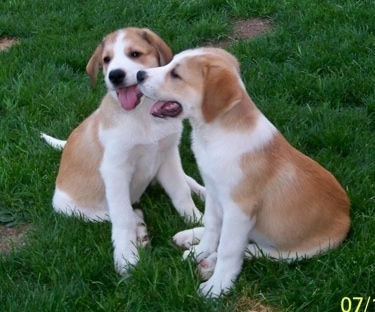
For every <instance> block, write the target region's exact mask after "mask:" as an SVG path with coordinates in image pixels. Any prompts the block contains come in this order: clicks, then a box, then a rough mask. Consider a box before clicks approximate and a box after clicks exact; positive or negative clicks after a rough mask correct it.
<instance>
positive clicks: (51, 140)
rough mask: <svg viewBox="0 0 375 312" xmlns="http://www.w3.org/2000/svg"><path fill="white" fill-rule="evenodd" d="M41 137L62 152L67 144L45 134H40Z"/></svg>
mask: <svg viewBox="0 0 375 312" xmlns="http://www.w3.org/2000/svg"><path fill="white" fill-rule="evenodd" d="M40 137H41V138H42V139H44V140H45V141H46V142H47V143H48V144H49V145H51V146H52V147H53V148H55V149H57V150H62V149H63V148H64V146H65V144H66V141H63V140H59V139H55V138H53V137H51V136H49V135H47V134H45V133H43V132H41V133H40Z"/></svg>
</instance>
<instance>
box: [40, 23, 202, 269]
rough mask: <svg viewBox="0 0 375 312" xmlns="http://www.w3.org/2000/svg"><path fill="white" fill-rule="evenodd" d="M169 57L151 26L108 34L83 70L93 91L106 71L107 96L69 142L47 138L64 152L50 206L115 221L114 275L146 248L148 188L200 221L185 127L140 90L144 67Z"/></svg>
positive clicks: (98, 218) (199, 191)
mask: <svg viewBox="0 0 375 312" xmlns="http://www.w3.org/2000/svg"><path fill="white" fill-rule="evenodd" d="M171 59H172V53H171V50H170V49H169V47H168V46H167V45H166V43H165V42H164V41H163V40H162V39H161V38H160V37H158V36H157V35H156V34H155V33H153V32H152V31H150V30H148V29H139V28H125V29H121V30H118V31H115V32H113V33H111V34H109V35H107V36H106V37H105V38H104V39H103V41H102V42H101V43H100V45H99V46H98V47H97V48H96V50H95V52H94V54H93V55H92V57H91V59H90V60H89V62H88V64H87V67H86V70H87V73H88V75H89V76H90V78H91V85H92V86H94V85H95V83H96V79H97V74H98V71H99V69H100V68H102V69H103V74H104V80H105V84H106V86H107V94H106V95H105V96H104V98H103V100H102V102H101V104H100V107H99V108H98V109H97V110H96V111H95V112H94V113H93V114H92V115H90V116H89V117H88V118H87V119H86V120H85V121H83V122H82V123H81V124H80V125H79V126H78V127H77V128H76V129H75V130H74V131H73V132H72V133H71V135H70V136H69V138H68V140H67V142H66V145H65V141H61V140H57V139H54V138H52V137H49V136H47V135H43V137H44V138H45V139H46V140H47V142H49V143H50V144H51V145H53V146H55V147H60V148H64V150H63V154H62V158H61V164H60V169H59V173H58V176H57V179H56V188H55V193H54V196H53V207H54V209H55V210H56V211H58V212H61V213H65V214H68V215H71V214H76V215H82V216H83V217H84V218H85V219H87V220H97V221H101V220H108V219H110V221H111V223H112V241H113V246H114V262H115V267H116V270H117V271H118V272H119V273H124V272H125V271H126V269H127V265H128V264H134V263H136V262H137V255H138V252H137V248H136V245H137V243H138V244H140V245H146V244H147V243H148V237H147V232H146V229H145V225H144V223H143V216H142V213H141V212H140V211H133V208H132V204H133V203H135V202H137V201H138V200H139V199H140V197H141V195H142V194H143V192H144V191H145V189H146V187H147V186H148V185H149V184H150V182H152V181H153V180H156V181H158V182H159V183H160V184H161V185H162V186H163V187H164V189H165V190H166V192H167V193H168V195H169V196H170V197H171V199H172V202H173V205H174V206H175V208H176V209H177V211H178V213H179V214H180V215H181V216H184V217H186V218H187V219H193V218H194V219H200V218H201V213H200V212H199V211H198V210H197V208H196V206H195V204H194V202H193V200H192V198H191V190H192V191H194V192H195V193H198V194H200V195H201V196H203V194H204V188H202V187H201V186H200V185H199V184H197V183H196V182H195V181H194V180H193V179H192V178H190V177H188V176H186V175H185V173H184V171H183V169H182V166H181V160H180V155H179V150H178V145H179V141H180V136H181V132H182V122H181V120H178V119H170V120H169V121H168V122H161V121H160V120H158V119H155V118H153V117H152V116H150V114H149V110H150V108H151V105H152V104H153V103H154V101H151V100H150V99H148V98H146V97H143V96H142V94H141V93H140V92H139V91H138V88H137V79H136V74H137V72H138V71H139V70H141V69H144V68H149V67H155V66H161V65H165V64H167V63H168V62H169V61H170V60H171Z"/></svg>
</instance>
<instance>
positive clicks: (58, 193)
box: [52, 187, 109, 222]
mask: <svg viewBox="0 0 375 312" xmlns="http://www.w3.org/2000/svg"><path fill="white" fill-rule="evenodd" d="M52 206H53V208H54V210H55V211H56V212H58V213H62V214H65V215H67V216H76V217H82V218H83V219H84V220H85V221H97V222H101V221H108V220H109V215H108V209H107V205H106V204H105V203H102V204H101V205H98V206H100V209H90V208H86V207H82V206H80V205H78V204H77V203H76V202H75V201H74V200H73V199H72V198H71V197H70V196H69V195H68V194H67V193H66V192H64V191H62V190H60V189H59V188H58V187H56V189H55V193H54V195H53V200H52Z"/></svg>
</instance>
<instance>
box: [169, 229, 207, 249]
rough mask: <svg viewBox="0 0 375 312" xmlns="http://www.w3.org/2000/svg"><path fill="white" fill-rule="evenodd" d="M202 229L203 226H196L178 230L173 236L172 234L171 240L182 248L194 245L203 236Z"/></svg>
mask: <svg viewBox="0 0 375 312" xmlns="http://www.w3.org/2000/svg"><path fill="white" fill-rule="evenodd" d="M203 231H204V228H203V227H197V228H194V229H190V230H185V231H181V232H178V233H177V234H176V235H175V236H173V242H174V243H175V244H176V245H178V246H180V247H182V248H184V249H188V248H190V247H191V246H192V245H196V244H198V243H199V241H200V240H201V238H202V236H203Z"/></svg>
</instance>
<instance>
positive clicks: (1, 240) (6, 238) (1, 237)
mask: <svg viewBox="0 0 375 312" xmlns="http://www.w3.org/2000/svg"><path fill="white" fill-rule="evenodd" d="M30 229H31V226H30V225H25V226H17V227H11V228H8V227H6V226H0V254H4V253H8V252H10V251H11V250H12V249H13V248H17V247H20V246H23V245H24V244H25V238H24V236H25V234H26V233H27V232H28V231H29V230H30Z"/></svg>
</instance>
